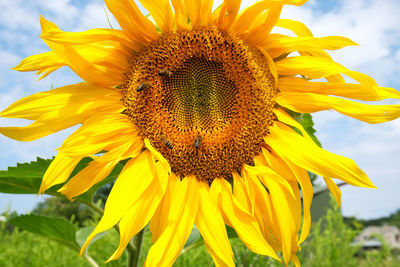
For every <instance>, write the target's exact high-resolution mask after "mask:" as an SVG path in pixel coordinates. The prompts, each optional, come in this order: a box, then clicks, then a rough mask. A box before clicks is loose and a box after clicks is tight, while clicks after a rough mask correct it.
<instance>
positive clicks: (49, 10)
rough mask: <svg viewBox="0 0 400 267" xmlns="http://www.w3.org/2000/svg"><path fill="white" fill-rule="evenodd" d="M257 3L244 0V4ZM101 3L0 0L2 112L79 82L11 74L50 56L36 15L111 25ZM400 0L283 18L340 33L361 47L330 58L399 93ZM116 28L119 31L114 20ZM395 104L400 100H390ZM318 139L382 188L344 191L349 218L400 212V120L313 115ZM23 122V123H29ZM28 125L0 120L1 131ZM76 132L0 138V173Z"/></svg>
mask: <svg viewBox="0 0 400 267" xmlns="http://www.w3.org/2000/svg"><path fill="white" fill-rule="evenodd" d="M253 2H254V1H248V0H243V1H242V6H246V5H249V4H251V3H253ZM104 7H105V5H104V3H103V2H102V1H101V0H87V1H78V0H41V1H37V0H14V1H4V0H3V1H0V10H2V16H0V36H1V37H0V59H1V60H0V109H1V110H2V109H4V108H6V107H7V106H8V105H10V104H11V103H12V102H14V101H15V100H17V99H19V98H21V97H23V96H27V95H30V94H33V93H36V92H39V91H42V90H48V89H50V88H51V87H59V86H62V85H66V84H71V83H75V82H77V81H79V78H78V77H77V76H76V75H74V74H73V73H72V72H71V71H69V70H68V69H67V68H63V69H61V70H59V71H57V72H55V73H53V74H51V75H50V76H49V77H47V78H46V79H44V80H42V81H36V79H37V78H38V77H37V76H35V75H34V73H18V72H16V71H12V70H10V68H11V67H13V66H15V65H17V64H18V63H19V61H20V60H22V59H23V58H25V57H27V56H30V55H32V54H36V53H41V52H46V51H48V48H47V47H46V45H45V44H44V43H43V42H42V40H41V39H40V38H38V36H39V35H40V25H39V15H44V16H45V17H46V18H47V19H49V20H51V21H53V22H55V23H56V24H57V25H58V26H59V27H60V28H61V29H63V30H68V31H82V30H88V29H90V28H101V27H109V26H108V22H107V17H106V13H105V10H104ZM399 12H400V1H398V0H374V1H372V0H353V1H345V0H335V1H334V0H310V1H309V2H308V3H306V4H305V5H304V6H302V7H288V8H285V9H284V11H283V14H282V17H285V18H291V19H296V20H300V21H302V22H304V23H306V24H307V25H308V26H309V27H310V29H311V30H312V31H313V32H314V35H315V36H317V37H322V36H327V35H342V36H346V37H350V38H351V39H353V40H354V41H355V42H357V43H358V44H360V46H358V47H348V48H345V49H342V50H340V51H335V52H333V53H331V54H332V55H333V57H334V58H335V60H337V61H338V62H339V63H341V64H342V65H344V66H346V67H348V68H350V69H353V70H356V71H361V72H364V73H366V74H368V75H370V76H371V77H373V78H374V79H375V80H376V81H377V82H378V83H379V84H380V85H381V86H387V87H394V88H397V89H400V68H399V67H398V66H400V27H399V26H398V25H400V16H398V14H399ZM110 20H111V23H112V24H113V26H114V27H115V28H118V25H117V23H116V22H115V20H114V19H113V18H112V17H110ZM388 103H396V101H388ZM397 103H400V101H397ZM314 119H315V122H316V129H317V130H318V132H317V136H318V137H319V139H320V140H321V142H322V144H323V147H324V148H325V149H327V150H329V151H331V152H334V153H337V154H340V155H343V156H346V157H350V158H352V159H354V160H355V162H356V163H357V164H358V165H359V166H360V167H361V168H362V169H363V170H364V171H366V173H367V174H368V175H369V177H370V178H371V180H372V181H373V182H374V183H375V184H376V185H377V186H378V187H379V189H378V190H369V189H362V188H354V187H352V186H345V187H343V188H342V192H343V199H342V211H343V214H344V215H346V216H357V217H359V218H376V217H379V216H385V215H388V214H389V213H390V212H394V211H395V210H396V209H399V208H400V197H398V188H400V179H399V173H400V165H399V162H400V120H397V121H393V122H388V123H385V124H381V125H368V124H366V123H362V122H358V121H356V120H355V119H352V118H347V117H344V116H343V115H339V114H337V113H335V112H333V111H332V112H331V111H327V112H321V113H317V114H315V115H314ZM24 123H25V124H24ZM6 125H26V122H21V121H18V120H10V119H3V118H0V126H6ZM73 130H74V129H67V130H64V131H62V132H59V133H57V134H54V135H52V136H49V137H45V138H42V139H40V140H38V141H34V142H29V143H21V142H17V141H14V140H11V139H8V138H6V137H4V136H0V148H1V149H0V170H4V169H6V168H7V166H13V165H15V164H16V163H17V162H26V161H31V160H35V158H36V156H40V157H43V158H49V157H51V156H53V155H55V149H56V148H57V147H59V146H60V144H61V143H62V141H63V139H64V138H65V137H66V136H68V135H69V134H71V133H72V132H73ZM40 200H41V198H37V197H36V196H21V195H14V196H12V195H5V194H0V212H2V211H4V210H5V209H6V208H8V207H9V205H10V206H11V209H16V210H17V211H19V212H25V211H28V210H30V209H32V207H33V206H34V205H35V204H36V203H37V202H38V201H40Z"/></svg>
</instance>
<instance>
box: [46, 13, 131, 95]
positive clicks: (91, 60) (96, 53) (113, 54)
mask: <svg viewBox="0 0 400 267" xmlns="http://www.w3.org/2000/svg"><path fill="white" fill-rule="evenodd" d="M40 23H41V25H42V36H48V35H52V34H56V33H57V32H59V33H60V34H62V32H61V31H60V30H59V29H58V27H57V28H54V24H53V23H51V22H49V21H47V20H46V19H44V18H43V17H41V18H40ZM49 28H50V30H46V29H49ZM70 34H73V33H70ZM77 34H78V35H79V33H77ZM44 41H45V42H46V44H47V45H48V46H49V47H50V48H51V50H53V51H54V52H55V53H56V54H57V56H58V57H59V58H60V59H62V60H63V61H64V62H65V63H66V64H67V65H68V66H69V67H70V68H71V69H72V70H73V71H74V72H75V73H76V74H78V75H79V76H80V77H81V78H83V79H84V80H85V81H87V82H89V83H92V84H94V85H99V86H108V87H112V86H116V85H119V84H121V83H122V82H123V80H124V75H123V73H124V71H125V70H126V69H127V67H128V59H127V57H126V54H127V53H129V52H128V51H126V52H123V53H121V52H120V51H121V50H122V51H123V50H124V49H123V47H122V46H121V43H119V42H109V41H108V42H106V44H107V45H105V44H102V42H99V44H98V45H96V44H92V43H91V44H85V45H74V44H69V43H58V42H53V41H50V40H48V39H44ZM114 62H118V64H116V63H114Z"/></svg>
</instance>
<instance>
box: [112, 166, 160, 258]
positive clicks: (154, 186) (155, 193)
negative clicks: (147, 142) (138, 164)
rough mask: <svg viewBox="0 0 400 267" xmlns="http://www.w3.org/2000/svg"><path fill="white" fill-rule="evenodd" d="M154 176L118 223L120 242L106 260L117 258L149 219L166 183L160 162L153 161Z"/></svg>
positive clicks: (158, 202)
mask: <svg viewBox="0 0 400 267" xmlns="http://www.w3.org/2000/svg"><path fill="white" fill-rule="evenodd" d="M154 166H155V170H156V176H155V177H154V179H153V181H152V182H151V184H150V185H149V186H148V187H147V189H146V190H145V191H144V192H143V194H142V195H141V196H140V198H139V199H138V200H137V202H135V203H134V204H133V206H132V207H130V208H129V210H128V212H127V213H126V214H125V215H124V216H123V217H122V219H121V221H120V223H119V230H120V242H119V245H118V248H117V250H116V251H115V252H114V254H113V255H112V256H111V257H110V258H109V259H108V260H107V262H109V261H111V260H115V259H118V258H119V257H120V256H121V255H122V253H123V252H124V250H125V248H126V246H127V245H128V243H129V241H130V239H131V238H132V237H133V236H134V235H136V234H137V233H139V231H140V230H142V229H143V228H144V227H145V226H146V225H147V223H148V222H149V221H150V219H151V217H152V216H153V214H154V212H155V211H156V209H157V207H158V205H159V204H160V201H161V199H162V198H163V196H164V193H165V190H166V188H167V184H168V173H167V172H166V171H165V169H164V168H163V167H162V165H161V164H160V163H158V164H157V163H154Z"/></svg>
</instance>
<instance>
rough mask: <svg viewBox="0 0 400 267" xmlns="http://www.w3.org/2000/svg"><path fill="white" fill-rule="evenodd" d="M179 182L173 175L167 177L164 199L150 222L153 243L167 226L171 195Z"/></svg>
mask: <svg viewBox="0 0 400 267" xmlns="http://www.w3.org/2000/svg"><path fill="white" fill-rule="evenodd" d="M180 182H181V180H180V178H179V177H177V176H176V175H175V174H173V173H171V174H170V175H169V176H168V185H167V189H166V191H165V194H164V197H163V199H162V201H161V203H160V205H159V206H158V208H157V210H156V212H155V213H154V216H153V218H152V219H151V221H150V232H151V237H152V241H153V243H155V242H156V241H157V240H158V238H159V237H160V236H161V234H162V232H163V231H164V229H165V228H167V226H168V220H166V219H165V218H168V213H169V209H170V207H171V205H172V204H171V201H172V195H173V194H174V192H175V189H176V188H177V187H179V186H180Z"/></svg>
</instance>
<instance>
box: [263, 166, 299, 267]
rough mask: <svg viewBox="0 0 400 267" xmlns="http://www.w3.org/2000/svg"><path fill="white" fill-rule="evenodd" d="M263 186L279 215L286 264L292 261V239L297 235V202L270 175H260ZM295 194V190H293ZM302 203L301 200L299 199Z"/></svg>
mask: <svg viewBox="0 0 400 267" xmlns="http://www.w3.org/2000/svg"><path fill="white" fill-rule="evenodd" d="M259 178H260V179H262V182H263V184H264V185H265V186H266V187H267V188H268V190H269V192H270V195H271V199H272V204H273V207H277V208H275V212H276V215H277V220H278V222H279V225H280V231H281V240H282V252H283V253H282V254H283V258H284V260H285V262H286V264H287V263H288V262H289V260H290V255H291V249H292V237H293V236H294V235H296V234H297V229H296V225H295V221H294V218H293V216H295V205H292V204H293V203H294V202H295V201H294V199H293V198H292V196H291V194H290V192H289V191H288V190H287V188H286V187H284V186H282V183H279V182H278V180H277V179H275V178H272V177H271V176H270V174H268V175H266V174H264V175H260V176H259ZM291 191H292V192H293V189H292V188H291ZM297 202H300V199H299V198H298V199H297Z"/></svg>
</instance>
